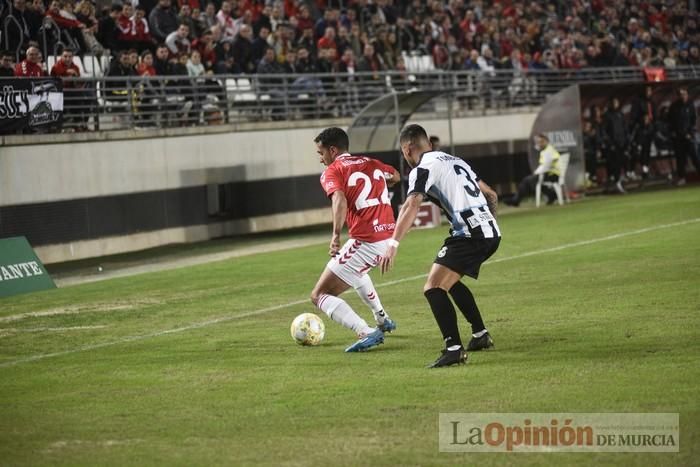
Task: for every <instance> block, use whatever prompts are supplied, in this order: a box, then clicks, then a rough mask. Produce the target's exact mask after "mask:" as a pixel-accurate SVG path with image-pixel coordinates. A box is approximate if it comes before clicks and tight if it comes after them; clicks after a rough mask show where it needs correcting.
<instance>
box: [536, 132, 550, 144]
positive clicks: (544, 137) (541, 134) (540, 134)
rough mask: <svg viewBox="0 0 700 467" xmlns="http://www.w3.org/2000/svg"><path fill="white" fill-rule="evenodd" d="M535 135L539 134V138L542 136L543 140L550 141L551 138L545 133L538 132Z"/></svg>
mask: <svg viewBox="0 0 700 467" xmlns="http://www.w3.org/2000/svg"><path fill="white" fill-rule="evenodd" d="M535 136H537V137H538V138H542V139H543V140H545V141H547V142H549V138H548V137H547V135H545V134H544V133H537V134H536V135H535Z"/></svg>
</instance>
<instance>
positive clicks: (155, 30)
mask: <svg viewBox="0 0 700 467" xmlns="http://www.w3.org/2000/svg"><path fill="white" fill-rule="evenodd" d="M148 24H149V25H150V27H151V35H153V38H154V39H155V40H156V41H157V42H165V39H166V38H167V37H168V35H170V33H172V32H174V31H175V30H177V28H178V25H179V23H178V21H177V14H176V13H175V10H173V8H172V7H171V0H158V5H156V7H155V8H154V9H153V10H152V11H151V13H150V14H149V15H148Z"/></svg>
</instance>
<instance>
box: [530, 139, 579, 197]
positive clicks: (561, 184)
mask: <svg viewBox="0 0 700 467" xmlns="http://www.w3.org/2000/svg"><path fill="white" fill-rule="evenodd" d="M570 157H571V154H569V153H568V152H564V153H561V154H560V155H559V180H557V181H556V182H547V181H545V180H544V174H540V176H539V177H538V178H537V185H535V206H537V207H538V208H539V207H540V201H541V198H542V185H544V186H547V187H549V188H552V189H553V190H554V192H555V193H556V194H557V202H558V203H559V205H560V206H561V205H562V204H564V201H566V202H567V203H568V202H569V196H568V194H567V192H566V170H567V169H568V168H569V158H570Z"/></svg>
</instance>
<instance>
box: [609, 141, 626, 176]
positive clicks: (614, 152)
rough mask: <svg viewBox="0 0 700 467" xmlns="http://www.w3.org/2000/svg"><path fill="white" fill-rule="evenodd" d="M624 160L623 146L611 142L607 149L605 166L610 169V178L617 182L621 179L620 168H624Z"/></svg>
mask: <svg viewBox="0 0 700 467" xmlns="http://www.w3.org/2000/svg"><path fill="white" fill-rule="evenodd" d="M623 161H624V154H623V152H622V146H618V145H615V144H610V145H609V146H608V147H607V148H606V150H605V166H606V169H607V171H608V178H609V179H612V180H613V181H615V182H616V181H618V180H619V179H620V170H622V163H623Z"/></svg>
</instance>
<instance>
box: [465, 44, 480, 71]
mask: <svg viewBox="0 0 700 467" xmlns="http://www.w3.org/2000/svg"><path fill="white" fill-rule="evenodd" d="M464 69H465V70H478V69H479V51H478V50H476V49H472V50H471V51H470V52H469V57H468V58H467V59H466V60H465V61H464Z"/></svg>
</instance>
